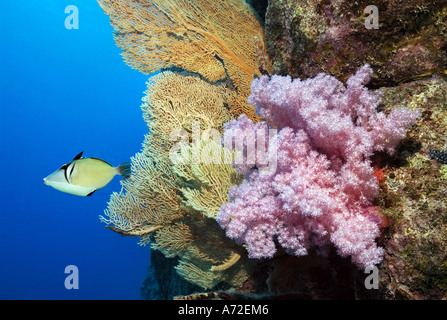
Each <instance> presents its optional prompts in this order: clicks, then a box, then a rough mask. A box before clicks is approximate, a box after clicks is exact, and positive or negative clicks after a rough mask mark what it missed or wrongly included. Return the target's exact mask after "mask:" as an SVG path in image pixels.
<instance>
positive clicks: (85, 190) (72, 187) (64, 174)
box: [43, 152, 130, 197]
mask: <svg viewBox="0 0 447 320" xmlns="http://www.w3.org/2000/svg"><path fill="white" fill-rule="evenodd" d="M82 153H83V152H81V153H80V154H78V155H77V156H76V157H74V159H73V160H72V161H71V162H69V163H66V164H64V165H63V166H62V167H60V168H59V169H58V170H56V171H55V172H53V173H52V174H50V175H49V176H48V177H46V178H44V179H43V181H44V183H45V184H46V185H47V186H50V187H53V188H54V189H56V190H59V191H62V192H66V193H70V194H74V195H77V196H81V197H86V196H91V195H92V194H93V192H95V191H96V190H98V189H101V188H103V187H105V186H106V185H107V184H108V183H109V182H110V181H112V179H113V177H115V176H116V175H117V174H118V175H121V176H124V177H126V178H127V177H129V176H130V163H129V162H125V163H122V164H120V165H119V166H117V167H114V166H112V165H111V164H109V163H107V162H105V161H104V160H101V159H98V158H81V157H82Z"/></svg>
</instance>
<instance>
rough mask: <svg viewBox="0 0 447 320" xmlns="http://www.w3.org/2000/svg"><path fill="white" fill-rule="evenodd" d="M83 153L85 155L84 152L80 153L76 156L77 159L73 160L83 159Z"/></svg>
mask: <svg viewBox="0 0 447 320" xmlns="http://www.w3.org/2000/svg"><path fill="white" fill-rule="evenodd" d="M83 153H84V151H81V153H79V154H78V155H76V157H74V159H73V160H78V159H81V157H82V154H83Z"/></svg>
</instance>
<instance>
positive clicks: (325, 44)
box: [266, 0, 447, 87]
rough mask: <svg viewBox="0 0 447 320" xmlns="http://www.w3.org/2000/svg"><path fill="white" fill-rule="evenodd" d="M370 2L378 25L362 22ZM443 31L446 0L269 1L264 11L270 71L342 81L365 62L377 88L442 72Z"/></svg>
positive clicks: (444, 56) (444, 58) (445, 44)
mask: <svg viewBox="0 0 447 320" xmlns="http://www.w3.org/2000/svg"><path fill="white" fill-rule="evenodd" d="M369 5H375V7H376V9H377V26H376V27H377V28H374V26H373V27H371V28H367V27H365V23H366V24H368V23H370V18H371V15H372V11H371V10H370V9H367V8H368V6H369ZM446 32H447V1H445V0H423V1H420V0H415V1H399V0H388V1H376V2H374V3H372V2H371V1H367V0H360V1H347V0H346V1H343V0H340V1H323V0H311V1H303V0H270V1H269V5H268V10H267V14H266V37H267V44H268V48H269V53H270V54H271V56H272V61H273V65H274V73H279V74H288V75H290V76H292V77H294V78H296V77H299V78H308V77H314V76H316V75H317V74H318V73H319V72H326V73H328V74H331V75H334V76H336V77H337V78H338V79H340V80H342V81H346V80H347V78H348V77H349V76H351V75H353V74H354V73H355V71H356V70H357V69H358V68H359V67H361V66H362V65H364V64H365V63H369V64H370V65H371V66H372V68H373V69H374V71H375V72H374V75H373V78H372V80H371V84H372V85H374V86H376V87H377V86H388V85H395V84H398V83H401V82H403V81H409V80H416V79H420V78H422V77H427V76H430V75H432V74H435V73H446V72H447V71H446V67H445V66H446V63H447V54H446V49H447V37H446Z"/></svg>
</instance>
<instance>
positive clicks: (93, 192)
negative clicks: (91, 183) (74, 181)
mask: <svg viewBox="0 0 447 320" xmlns="http://www.w3.org/2000/svg"><path fill="white" fill-rule="evenodd" d="M95 191H96V190H93V191H92V192H90V193H89V194H88V195H87V197H90V196H91V195H92V194H93V193H95Z"/></svg>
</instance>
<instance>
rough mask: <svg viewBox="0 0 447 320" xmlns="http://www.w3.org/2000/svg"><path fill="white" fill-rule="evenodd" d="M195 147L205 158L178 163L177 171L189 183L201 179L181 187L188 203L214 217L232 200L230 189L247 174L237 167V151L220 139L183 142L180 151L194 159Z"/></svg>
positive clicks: (175, 170) (175, 168) (175, 169)
mask: <svg viewBox="0 0 447 320" xmlns="http://www.w3.org/2000/svg"><path fill="white" fill-rule="evenodd" d="M195 150H197V151H198V152H200V157H201V161H200V162H197V163H185V164H181V163H179V164H176V165H175V166H174V172H175V173H176V174H177V175H178V176H180V177H182V178H183V179H184V180H185V182H188V181H196V182H197V183H196V185H191V184H189V185H188V184H186V186H185V187H182V188H181V191H182V193H183V195H184V197H185V198H186V201H185V204H186V205H188V206H190V207H192V208H194V209H195V210H197V211H200V212H202V213H203V214H204V215H205V216H207V217H209V218H213V219H214V218H216V215H217V213H218V212H219V209H220V207H221V205H222V204H223V203H226V202H228V201H229V197H228V190H229V189H230V188H231V187H232V186H233V185H238V184H240V183H241V182H242V178H243V176H242V175H241V174H238V173H237V171H236V170H235V169H234V168H233V165H232V159H233V153H232V152H231V151H230V150H228V149H226V148H224V147H223V146H221V144H220V141H219V142H216V141H214V140H209V141H204V140H200V141H198V142H196V143H194V144H192V145H183V146H182V147H181V150H180V152H181V153H182V154H183V155H185V156H187V158H189V159H191V158H192V154H193V152H194V151H195Z"/></svg>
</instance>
